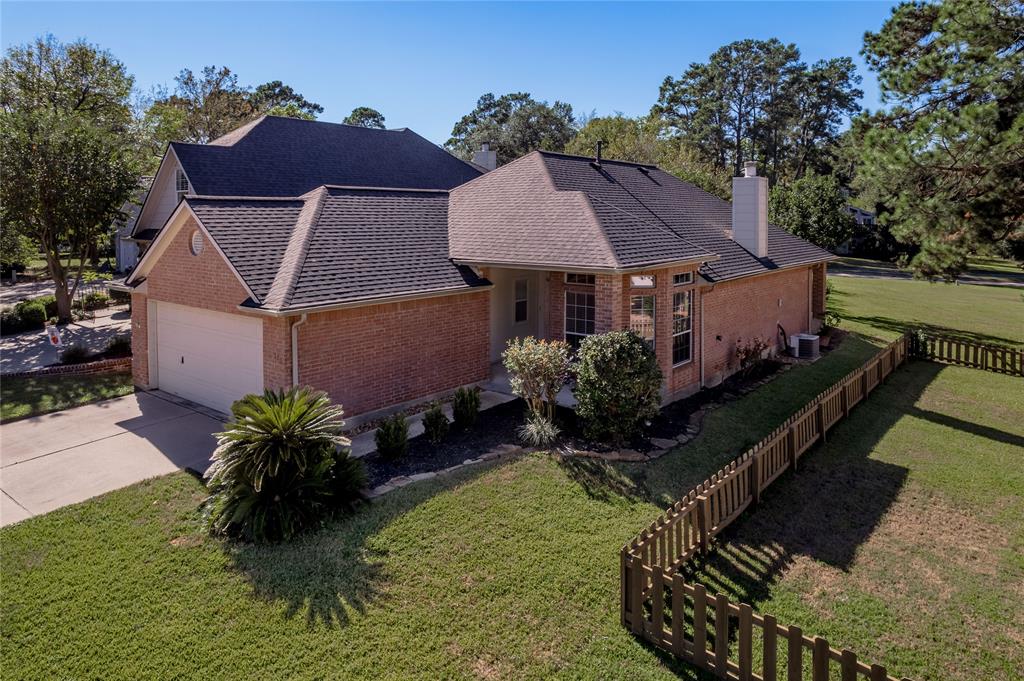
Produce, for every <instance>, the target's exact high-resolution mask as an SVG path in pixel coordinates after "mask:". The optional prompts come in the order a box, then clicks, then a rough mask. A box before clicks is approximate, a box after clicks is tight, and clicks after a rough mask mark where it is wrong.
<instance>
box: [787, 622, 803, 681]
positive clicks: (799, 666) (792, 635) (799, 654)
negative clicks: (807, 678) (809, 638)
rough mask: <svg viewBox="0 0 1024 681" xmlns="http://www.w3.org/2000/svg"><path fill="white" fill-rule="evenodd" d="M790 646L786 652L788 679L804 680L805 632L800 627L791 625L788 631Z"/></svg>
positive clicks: (789, 680) (794, 680)
mask: <svg viewBox="0 0 1024 681" xmlns="http://www.w3.org/2000/svg"><path fill="white" fill-rule="evenodd" d="M786 638H787V639H788V640H789V648H788V650H787V654H786V667H787V669H788V670H789V673H788V674H787V675H786V679H787V681H804V632H803V631H802V630H801V629H800V627H790V628H789V631H787V632H786Z"/></svg>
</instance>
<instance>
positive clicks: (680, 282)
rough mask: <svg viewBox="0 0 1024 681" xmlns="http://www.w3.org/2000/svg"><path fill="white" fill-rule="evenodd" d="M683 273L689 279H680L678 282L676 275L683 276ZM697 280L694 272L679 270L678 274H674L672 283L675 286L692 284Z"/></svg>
mask: <svg viewBox="0 0 1024 681" xmlns="http://www.w3.org/2000/svg"><path fill="white" fill-rule="evenodd" d="M682 275H686V276H688V277H689V279H688V280H687V281H679V282H677V281H676V277H679V276H682ZM695 280H696V277H694V276H693V272H677V273H676V274H673V275H672V285H673V286H690V285H692V284H693V282H694V281H695Z"/></svg>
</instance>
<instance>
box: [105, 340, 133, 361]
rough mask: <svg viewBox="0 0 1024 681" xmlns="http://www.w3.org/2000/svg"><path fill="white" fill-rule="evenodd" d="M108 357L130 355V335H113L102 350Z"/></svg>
mask: <svg viewBox="0 0 1024 681" xmlns="http://www.w3.org/2000/svg"><path fill="white" fill-rule="evenodd" d="M103 352H104V354H106V355H107V356H108V357H130V356H131V354H132V337H131V336H114V337H113V338H111V339H110V342H109V343H107V347H106V349H105V350H104V351H103Z"/></svg>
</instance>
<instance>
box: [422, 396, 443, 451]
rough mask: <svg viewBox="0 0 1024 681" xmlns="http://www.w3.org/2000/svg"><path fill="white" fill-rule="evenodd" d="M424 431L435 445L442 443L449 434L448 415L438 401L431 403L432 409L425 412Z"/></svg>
mask: <svg viewBox="0 0 1024 681" xmlns="http://www.w3.org/2000/svg"><path fill="white" fill-rule="evenodd" d="M423 432H424V434H425V435H426V436H427V439H428V440H430V441H431V442H432V443H434V444H435V445H437V444H441V442H442V441H443V440H444V439H445V437H447V436H448V417H447V416H445V415H444V410H443V409H441V405H440V404H438V403H437V402H434V403H433V404H432V405H430V409H428V410H427V411H426V413H425V414H423Z"/></svg>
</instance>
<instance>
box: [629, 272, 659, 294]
mask: <svg viewBox="0 0 1024 681" xmlns="http://www.w3.org/2000/svg"><path fill="white" fill-rule="evenodd" d="M638 279H650V280H651V283H650V284H638V283H637V280H638ZM629 287H630V288H635V289H640V290H646V291H650V290H651V289H655V288H658V279H657V277H656V276H655V275H653V274H631V275H630V277H629Z"/></svg>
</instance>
